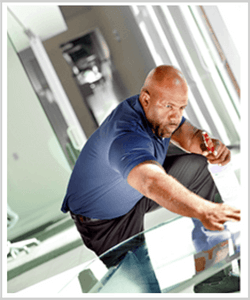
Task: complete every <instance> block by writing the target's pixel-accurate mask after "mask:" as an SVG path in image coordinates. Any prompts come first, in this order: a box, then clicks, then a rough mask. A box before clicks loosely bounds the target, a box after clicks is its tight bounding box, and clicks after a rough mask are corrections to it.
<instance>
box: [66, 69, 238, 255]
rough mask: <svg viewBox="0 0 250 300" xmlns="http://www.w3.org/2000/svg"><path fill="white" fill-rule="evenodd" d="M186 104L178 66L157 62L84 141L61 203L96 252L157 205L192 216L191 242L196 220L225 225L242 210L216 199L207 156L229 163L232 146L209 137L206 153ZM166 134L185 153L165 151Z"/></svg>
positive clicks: (133, 230) (216, 227)
mask: <svg viewBox="0 0 250 300" xmlns="http://www.w3.org/2000/svg"><path fill="white" fill-rule="evenodd" d="M187 105H188V86H187V83H186V80H185V78H184V77H183V75H182V73H181V72H180V71H179V70H178V69H176V68H174V67H173V66H166V65H163V66H159V67H157V68H155V69H153V70H152V71H151V72H150V73H149V74H148V76H147V78H146V80H145V83H144V85H143V87H142V89H141V92H140V94H139V95H135V96H133V97H130V98H128V99H126V100H124V101H123V102H122V103H120V104H119V105H118V106H117V108H116V109H115V110H114V111H113V112H112V113H111V114H110V115H109V116H108V117H107V118H106V120H105V121H104V122H103V123H102V124H101V126H100V127H99V128H98V129H97V130H96V131H95V132H94V134H93V135H92V136H91V137H90V138H89V140H88V141H87V143H86V144H85V146H84V148H83V149H82V151H81V154H80V156H79V158H78V160H77V162H76V165H75V167H74V170H73V172H72V175H71V178H70V181H69V185H68V189H67V193H66V196H65V199H64V202H63V205H62V211H63V212H64V213H66V212H68V211H70V213H71V216H72V218H73V219H74V221H75V224H76V227H77V229H78V231H79V232H80V234H81V237H82V239H83V241H84V244H85V245H86V246H87V247H88V248H90V249H92V250H93V251H94V252H95V253H96V254H97V255H101V254H102V253H104V252H105V251H107V250H108V249H110V248H111V247H113V246H115V245H116V244H118V243H120V242H122V241H124V240H126V239H128V238H130V237H132V236H134V235H135V234H137V233H139V232H141V231H143V229H144V228H143V220H144V215H145V214H146V213H147V212H149V211H152V210H154V209H156V208H158V207H159V206H160V207H164V208H166V209H168V210H170V211H172V212H174V213H177V214H180V215H182V216H186V217H190V218H192V219H193V221H194V224H195V228H196V230H198V231H197V232H198V233H196V234H194V236H193V239H194V241H195V242H196V244H197V241H196V240H197V237H199V238H198V240H199V239H200V238H201V236H200V235H199V234H200V231H201V227H202V228H205V230H209V231H223V229H224V225H223V224H224V223H225V222H226V221H229V220H233V221H239V220H240V211H239V210H237V209H235V208H233V207H230V206H228V205H226V204H223V203H221V202H222V201H221V198H220V195H219V192H218V190H217V188H216V186H215V184H214V182H213V179H212V177H211V175H210V173H209V172H208V170H207V161H209V162H211V163H220V164H222V165H225V164H227V163H228V162H229V161H230V151H229V150H228V149H227V147H226V146H225V145H224V144H223V143H222V142H221V141H219V140H217V139H212V143H213V146H214V148H215V152H214V153H210V154H208V150H207V148H206V146H205V145H204V141H203V137H202V130H200V129H198V128H195V127H194V126H193V125H191V123H190V122H189V121H188V120H186V119H185V118H184V117H183V112H184V110H185V108H186V107H187ZM170 141H171V142H173V143H174V144H176V145H178V146H179V147H181V148H182V149H185V150H186V152H187V153H185V154H183V155H176V156H175V155H174V156H166V154H167V150H168V146H169V143H170ZM210 146H211V145H210ZM206 200H209V201H206ZM216 202H220V203H216ZM197 228H198V229H197ZM194 232H196V231H194ZM201 239H202V238H201ZM198 244H199V242H198ZM203 250H206V249H203Z"/></svg>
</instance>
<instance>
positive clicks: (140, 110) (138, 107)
mask: <svg viewBox="0 0 250 300" xmlns="http://www.w3.org/2000/svg"><path fill="white" fill-rule="evenodd" d="M139 96H140V95H136V96H135V101H134V109H135V110H136V111H137V112H138V113H139V114H140V115H141V116H142V119H143V121H144V122H143V124H146V128H145V129H146V130H147V132H148V134H149V136H150V137H152V138H155V139H157V140H158V141H160V142H163V141H164V138H161V137H158V136H157V135H155V134H154V133H153V131H152V129H151V127H150V125H149V122H148V120H147V118H146V115H145V112H144V110H143V108H142V105H141V103H140V101H139Z"/></svg>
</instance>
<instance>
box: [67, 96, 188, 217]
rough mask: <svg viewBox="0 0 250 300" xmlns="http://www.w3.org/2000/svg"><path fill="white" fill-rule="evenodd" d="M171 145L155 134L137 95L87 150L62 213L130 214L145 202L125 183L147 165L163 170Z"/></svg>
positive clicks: (117, 111)
mask: <svg viewBox="0 0 250 300" xmlns="http://www.w3.org/2000/svg"><path fill="white" fill-rule="evenodd" d="M184 121H185V118H184V117H182V121H181V123H180V125H181V124H182V123H183V122H184ZM169 142H170V138H165V139H161V138H158V137H157V136H155V135H154V133H153V132H152V129H151V128H150V126H149V123H148V121H147V119H146V117H145V114H144V111H143V108H142V106H141V104H140V102H139V95H136V96H133V97H131V98H128V99H126V100H124V101H123V102H121V103H120V104H119V105H118V106H117V107H116V109H114V110H113V112H112V113H111V114H110V115H109V116H108V117H107V118H106V120H105V121H104V122H103V123H102V124H101V126H100V127H99V128H98V129H97V130H96V131H95V132H94V133H93V134H92V135H91V137H90V138H89V139H88V141H87V142H86V144H85V145H84V147H83V149H82V151H81V153H80V155H79V157H78V160H77V162H76V164H75V167H74V169H73V172H72V174H71V178H70V181H69V184H68V188H67V193H66V196H65V198H64V201H63V205H62V211H63V212H64V213H66V212H68V211H69V210H70V211H72V212H73V213H74V214H80V215H83V216H86V217H90V218H97V219H113V218H116V217H119V216H122V215H124V214H126V213H127V212H129V211H130V210H131V209H132V208H133V207H134V206H135V204H136V203H137V202H138V201H139V200H140V199H141V198H142V197H143V195H142V194H141V193H139V192H138V191H137V190H135V189H134V188H132V187H131V186H130V185H129V184H128V183H127V177H128V174H129V172H130V171H131V170H132V169H133V168H134V167H135V166H136V165H138V164H139V163H142V162H144V161H147V160H156V161H158V162H159V163H160V164H163V162H164V160H165V157H166V154H167V150H168V145H169Z"/></svg>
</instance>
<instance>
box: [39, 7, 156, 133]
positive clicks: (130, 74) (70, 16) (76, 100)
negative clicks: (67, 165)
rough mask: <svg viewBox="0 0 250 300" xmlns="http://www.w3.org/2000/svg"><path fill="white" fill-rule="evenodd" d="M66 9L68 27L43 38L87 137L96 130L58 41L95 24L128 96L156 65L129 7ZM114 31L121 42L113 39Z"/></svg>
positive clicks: (135, 91) (84, 30) (77, 34)
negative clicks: (59, 32) (46, 38)
mask: <svg viewBox="0 0 250 300" xmlns="http://www.w3.org/2000/svg"><path fill="white" fill-rule="evenodd" d="M65 9H67V11H68V13H67V17H66V23H67V26H68V30H67V31H65V32H63V33H61V34H59V35H57V36H55V37H53V38H51V39H49V40H46V41H44V43H43V44H44V47H45V49H46V51H47V53H48V55H49V57H50V59H51V62H52V64H53V66H54V68H55V70H56V72H57V74H58V77H59V79H60V80H61V83H62V85H63V87H64V89H65V92H66V94H67V95H68V97H69V99H70V101H71V104H72V107H73V108H74V110H75V112H76V115H77V117H78V119H79V122H80V123H81V125H82V127H83V129H84V131H85V134H86V136H87V137H89V136H90V134H92V133H93V131H94V130H95V124H94V122H93V120H92V119H91V117H90V115H89V112H88V110H87V108H86V105H85V104H84V102H83V99H82V96H81V94H80V92H79V90H78V87H77V85H76V82H75V81H74V79H73V78H72V71H71V68H70V66H69V65H68V64H67V62H66V61H65V59H64V58H63V56H62V51H61V49H60V48H59V46H60V44H62V43H65V42H67V41H69V40H71V39H74V38H77V37H79V36H81V35H84V34H85V33H87V32H89V31H91V30H93V29H95V28H96V27H98V28H99V29H100V31H101V32H102V34H103V36H104V38H105V40H106V42H107V44H108V46H109V49H110V53H111V59H112V61H113V63H114V66H115V68H116V69H117V71H118V73H119V75H120V77H121V80H122V82H123V84H124V85H125V88H126V89H127V90H128V96H130V95H133V94H136V93H139V92H140V88H141V86H142V84H143V81H144V79H145V77H146V75H147V73H148V72H149V71H150V70H151V69H152V68H153V67H154V66H155V65H154V62H153V59H152V57H151V54H150V52H149V51H148V49H147V46H146V43H145V41H144V38H143V36H142V34H141V32H140V30H139V28H138V26H137V24H136V22H135V20H134V18H133V16H132V13H131V11H130V9H129V7H128V6H93V7H90V8H89V9H82V10H81V9H79V10H77V9H76V8H75V7H74V8H72V13H69V12H70V9H71V8H70V7H67V8H64V10H65ZM114 30H117V32H118V34H119V36H120V39H121V41H120V42H119V41H117V40H116V39H115V35H114V32H113V31H114Z"/></svg>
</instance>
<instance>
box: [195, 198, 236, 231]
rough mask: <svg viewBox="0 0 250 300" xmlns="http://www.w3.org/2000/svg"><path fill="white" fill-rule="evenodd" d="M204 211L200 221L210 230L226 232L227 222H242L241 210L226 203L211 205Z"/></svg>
mask: <svg viewBox="0 0 250 300" xmlns="http://www.w3.org/2000/svg"><path fill="white" fill-rule="evenodd" d="M209 204H211V205H208V207H206V210H205V211H204V213H203V215H202V217H201V218H200V221H201V222H202V224H203V225H204V227H205V228H207V229H209V230H224V225H223V224H224V223H225V222H227V221H234V222H237V221H240V209H238V208H235V207H232V206H229V205H227V204H225V203H211V202H209Z"/></svg>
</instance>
